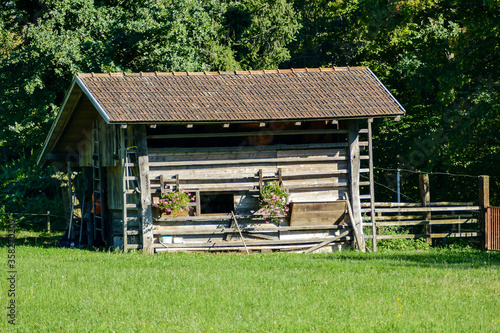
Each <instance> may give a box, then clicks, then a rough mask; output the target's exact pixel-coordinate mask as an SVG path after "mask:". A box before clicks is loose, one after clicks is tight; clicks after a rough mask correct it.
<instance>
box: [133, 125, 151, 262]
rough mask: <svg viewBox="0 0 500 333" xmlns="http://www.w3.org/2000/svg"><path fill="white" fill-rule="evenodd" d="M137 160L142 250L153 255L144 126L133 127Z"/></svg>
mask: <svg viewBox="0 0 500 333" xmlns="http://www.w3.org/2000/svg"><path fill="white" fill-rule="evenodd" d="M134 132H135V140H136V144H137V160H138V164H139V178H140V181H139V187H140V195H141V221H142V248H143V251H144V252H146V253H153V252H154V249H153V247H152V244H153V214H152V211H151V204H152V202H151V190H150V182H149V179H150V176H149V164H148V147H147V142H146V127H145V125H135V126H134Z"/></svg>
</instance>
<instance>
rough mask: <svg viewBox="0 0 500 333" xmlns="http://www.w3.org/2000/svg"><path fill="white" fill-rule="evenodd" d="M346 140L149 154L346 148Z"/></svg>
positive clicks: (156, 150) (165, 150) (158, 150)
mask: <svg viewBox="0 0 500 333" xmlns="http://www.w3.org/2000/svg"><path fill="white" fill-rule="evenodd" d="M346 147H347V143H346V142H333V143H312V144H292V145H284V144H283V145H268V146H237V147H194V148H154V147H149V149H148V150H149V155H150V156H154V155H157V154H160V155H163V154H181V155H182V154H187V153H189V154H207V153H221V152H223V153H226V152H234V151H266V150H271V151H276V150H289V149H292V150H293V149H304V150H308V149H321V148H329V149H337V148H344V149H345V148H346Z"/></svg>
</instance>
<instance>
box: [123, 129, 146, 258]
mask: <svg viewBox="0 0 500 333" xmlns="http://www.w3.org/2000/svg"><path fill="white" fill-rule="evenodd" d="M127 132H128V133H127ZM120 146H121V160H122V163H121V164H122V185H123V186H122V190H123V209H122V213H123V215H122V221H123V251H125V252H127V251H128V250H137V249H139V248H140V244H139V243H132V242H131V241H130V240H129V237H130V236H134V237H136V238H137V237H140V235H141V227H140V226H141V224H140V223H137V222H139V221H140V218H139V209H140V203H139V202H138V199H137V194H138V193H140V190H139V177H137V147H136V146H135V140H134V137H133V135H132V133H131V130H130V129H127V128H122V129H121V132H120ZM132 213H135V214H133V215H135V216H131V215H132ZM132 221H135V222H136V225H139V228H133V227H131V225H130V223H129V222H132Z"/></svg>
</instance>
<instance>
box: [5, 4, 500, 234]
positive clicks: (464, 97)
mask: <svg viewBox="0 0 500 333" xmlns="http://www.w3.org/2000/svg"><path fill="white" fill-rule="evenodd" d="M0 8H1V9H0V221H4V223H6V220H5V219H2V216H6V214H8V213H24V214H26V213H45V212H46V211H47V210H48V209H50V210H51V211H52V212H54V211H55V212H56V214H57V211H58V210H59V211H60V215H62V205H61V197H62V190H61V188H60V184H61V179H60V177H57V176H56V174H55V171H54V170H51V169H41V168H39V167H37V166H36V159H37V157H38V154H39V151H40V148H41V146H42V145H43V142H44V140H45V137H46V135H47V133H48V131H49V129H50V126H51V124H52V122H53V120H54V118H55V116H56V115H57V113H58V111H59V109H60V107H61V105H62V103H63V99H64V96H65V94H66V92H67V89H68V88H69V86H70V83H71V80H72V78H73V76H74V75H75V73H77V72H139V71H144V72H147V71H162V72H164V71H201V70H248V69H272V68H301V67H310V68H311V67H331V66H369V67H370V69H371V70H372V71H373V72H374V73H375V74H376V75H377V76H378V77H379V79H380V80H381V81H382V82H383V83H384V84H385V85H386V86H387V88H388V89H389V90H390V91H391V93H392V94H393V95H394V96H395V97H396V99H397V100H398V101H399V102H400V103H401V104H402V105H403V107H404V108H405V109H406V111H407V114H406V115H405V116H404V117H403V118H402V119H401V121H399V122H394V121H392V120H377V121H376V122H375V123H374V134H375V136H374V156H375V159H374V165H375V167H376V174H375V176H376V178H375V180H376V182H377V185H376V199H377V201H395V199H396V198H395V190H396V171H395V169H401V170H402V171H401V190H402V196H403V197H402V199H403V201H409V202H418V201H419V194H418V172H427V173H430V174H431V196H432V200H433V201H472V202H477V197H478V190H477V176H478V175H490V176H491V177H492V178H491V195H492V202H493V203H494V202H497V203H498V199H499V185H500V167H499V165H500V96H499V87H500V75H499V70H500V45H499V43H500V25H499V24H498V22H500V17H499V13H500V3H499V1H497V0H490V1H473V0H465V1H452V0H409V1H394V0H385V1H382V0H366V1H361V0H352V1H340V0H337V1H326V0H317V1H307V0H288V1H287V0H270V1H267V0H244V1H227V0H212V1H208V0H197V1H196V0H143V1H128V0H11V1H3V0H0ZM39 222H40V221H39V220H37V219H36V218H35V219H34V218H26V219H21V223H20V225H21V226H22V227H25V228H28V229H29V228H35V229H36V228H37V227H39V226H41V225H42V224H40V223H39ZM0 224H1V222H0ZM0 227H1V225H0Z"/></svg>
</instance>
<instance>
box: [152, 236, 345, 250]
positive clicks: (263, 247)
mask: <svg viewBox="0 0 500 333" xmlns="http://www.w3.org/2000/svg"><path fill="white" fill-rule="evenodd" d="M346 241H349V238H348V237H346ZM346 241H343V240H342V241H339V242H335V244H345V243H346ZM313 245H314V244H299V245H286V244H285V245H267V246H266V245H260V246H251V247H250V249H251V250H252V251H261V250H262V251H264V250H267V251H280V252H283V251H298V250H303V249H307V248H309V247H311V246H313ZM219 251H244V248H243V247H242V246H241V247H228V248H225V247H216V248H213V247H210V246H205V247H194V248H193V247H188V246H186V247H183V248H180V247H177V248H168V247H161V246H158V247H156V248H155V252H168V253H175V252H219Z"/></svg>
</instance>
